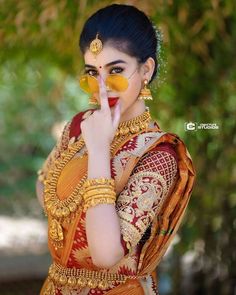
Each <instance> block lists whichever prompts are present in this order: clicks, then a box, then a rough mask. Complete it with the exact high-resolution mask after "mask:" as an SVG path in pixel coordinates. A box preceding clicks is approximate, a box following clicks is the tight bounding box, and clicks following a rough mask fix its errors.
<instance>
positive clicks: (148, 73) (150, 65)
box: [142, 57, 155, 81]
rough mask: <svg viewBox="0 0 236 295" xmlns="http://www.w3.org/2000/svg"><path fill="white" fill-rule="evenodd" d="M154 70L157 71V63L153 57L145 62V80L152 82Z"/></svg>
mask: <svg viewBox="0 0 236 295" xmlns="http://www.w3.org/2000/svg"><path fill="white" fill-rule="evenodd" d="M154 69H155V61H154V59H153V58H152V57H149V58H148V59H147V60H146V61H145V63H144V64H143V65H142V75H143V80H145V79H147V80H148V81H150V80H151V78H152V74H153V72H154Z"/></svg>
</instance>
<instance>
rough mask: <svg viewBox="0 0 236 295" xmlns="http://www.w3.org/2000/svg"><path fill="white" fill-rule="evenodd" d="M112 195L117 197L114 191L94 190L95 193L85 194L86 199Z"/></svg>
mask: <svg viewBox="0 0 236 295" xmlns="http://www.w3.org/2000/svg"><path fill="white" fill-rule="evenodd" d="M102 194H105V195H112V196H116V193H115V191H114V190H98V189H96V190H94V191H88V192H85V193H84V199H85V198H88V197H92V196H96V195H102Z"/></svg>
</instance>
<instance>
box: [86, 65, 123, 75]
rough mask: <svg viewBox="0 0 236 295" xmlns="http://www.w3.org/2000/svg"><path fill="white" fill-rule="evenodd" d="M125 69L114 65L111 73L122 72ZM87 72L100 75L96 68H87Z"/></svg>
mask: <svg viewBox="0 0 236 295" xmlns="http://www.w3.org/2000/svg"><path fill="white" fill-rule="evenodd" d="M123 71H124V69H123V68H121V67H114V68H112V69H111V70H110V72H109V74H120V73H122V72H123ZM84 73H85V74H88V75H90V76H94V77H96V76H97V75H98V72H97V71H96V70H93V69H87V70H85V71H84Z"/></svg>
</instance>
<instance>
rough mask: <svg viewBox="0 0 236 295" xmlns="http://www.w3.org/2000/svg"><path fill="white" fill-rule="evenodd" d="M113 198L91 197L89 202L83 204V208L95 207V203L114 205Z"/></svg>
mask: <svg viewBox="0 0 236 295" xmlns="http://www.w3.org/2000/svg"><path fill="white" fill-rule="evenodd" d="M115 203H116V202H115V199H114V198H106V197H103V198H99V199H91V200H90V201H89V202H86V203H85V204H84V210H87V209H88V208H90V207H95V206H97V205H101V204H103V205H104V204H112V205H115Z"/></svg>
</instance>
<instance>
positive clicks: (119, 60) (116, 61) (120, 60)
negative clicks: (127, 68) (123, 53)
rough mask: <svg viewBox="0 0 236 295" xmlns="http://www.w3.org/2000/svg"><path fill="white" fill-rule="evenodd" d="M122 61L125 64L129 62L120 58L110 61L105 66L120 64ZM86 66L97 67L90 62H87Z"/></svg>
mask: <svg viewBox="0 0 236 295" xmlns="http://www.w3.org/2000/svg"><path fill="white" fill-rule="evenodd" d="M120 63H123V64H127V62H126V61H124V60H122V59H118V60H114V61H112V62H109V63H108V64H106V65H105V67H106V68H107V67H109V66H112V65H115V64H120ZM85 67H86V68H92V69H96V67H95V66H93V65H89V64H85Z"/></svg>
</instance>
